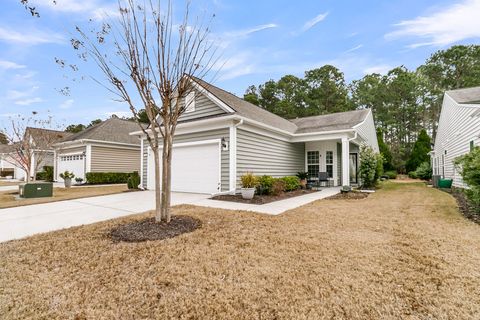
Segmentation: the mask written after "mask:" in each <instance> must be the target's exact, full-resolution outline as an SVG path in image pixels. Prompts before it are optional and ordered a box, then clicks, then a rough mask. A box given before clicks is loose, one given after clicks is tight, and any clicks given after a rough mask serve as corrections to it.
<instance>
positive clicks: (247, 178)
mask: <svg viewBox="0 0 480 320" xmlns="http://www.w3.org/2000/svg"><path fill="white" fill-rule="evenodd" d="M240 181H241V182H242V188H255V187H256V186H257V184H258V178H257V177H256V176H255V175H254V174H253V173H251V172H247V173H245V174H244V175H243V176H241V177H240Z"/></svg>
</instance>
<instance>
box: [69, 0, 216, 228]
mask: <svg viewBox="0 0 480 320" xmlns="http://www.w3.org/2000/svg"><path fill="white" fill-rule="evenodd" d="M144 3H147V4H146V5H144ZM189 8H190V3H189V2H188V1H187V2H186V5H185V10H184V11H183V15H182V16H183V17H182V18H181V21H180V23H176V22H175V17H174V13H173V4H172V1H169V0H168V1H166V3H165V5H164V3H163V1H162V0H146V1H142V5H139V4H138V3H137V1H135V0H127V1H126V4H125V6H124V7H123V6H122V2H119V11H120V18H119V19H118V20H115V21H114V22H110V23H105V22H104V23H103V24H102V27H101V29H100V30H96V31H93V32H84V31H83V30H81V29H80V28H78V27H77V31H78V32H79V34H80V36H81V37H80V39H72V44H73V46H74V48H76V49H82V48H84V49H85V50H86V52H87V54H88V55H89V56H90V57H93V59H94V60H95V62H96V64H97V66H98V67H99V68H100V70H101V71H102V73H103V75H104V76H105V77H106V80H107V84H106V85H105V84H104V83H102V81H97V82H98V83H99V84H101V85H102V86H104V87H105V88H107V89H108V90H109V91H110V92H111V93H113V94H115V95H116V97H117V98H118V100H119V101H121V102H124V103H126V104H128V106H129V108H130V110H131V112H132V114H133V117H134V119H135V121H137V123H139V125H140V126H139V127H140V129H141V130H142V131H143V133H144V135H145V136H146V140H147V141H148V143H149V145H150V147H151V149H152V151H153V154H154V159H155V191H156V197H155V208H156V215H155V219H156V221H157V222H159V221H165V222H169V221H170V198H171V191H170V190H171V160H172V144H173V136H174V134H175V129H176V126H177V122H178V119H179V117H180V116H181V115H182V114H183V113H184V112H185V110H186V109H187V108H188V105H186V103H184V99H183V98H184V97H186V96H187V95H188V94H189V93H190V92H191V91H192V90H194V86H195V84H194V80H193V79H194V78H195V77H196V78H200V79H202V78H204V77H205V76H206V75H207V74H208V73H209V71H210V70H211V69H212V67H213V65H214V64H215V63H216V61H217V58H216V50H215V46H214V42H213V41H210V40H209V34H210V30H209V28H208V24H209V22H207V24H205V23H204V19H203V18H199V17H197V18H195V19H193V20H194V21H190V17H189ZM212 17H213V16H212ZM191 22H192V23H191ZM107 39H112V40H111V41H112V42H111V43H109V42H108V41H107ZM112 50H113V52H112ZM80 56H82V55H80ZM141 109H144V110H145V111H144V112H146V114H147V117H148V123H149V126H148V128H145V127H144V126H142V125H141V124H140V115H139V111H140V110H141ZM160 150H161V151H162V166H161V168H162V172H161V174H160V154H159V152H160ZM160 177H161V179H160Z"/></svg>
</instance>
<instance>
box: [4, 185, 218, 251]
mask: <svg viewBox="0 0 480 320" xmlns="http://www.w3.org/2000/svg"><path fill="white" fill-rule="evenodd" d="M154 197H155V194H154V192H153V191H143V192H129V193H121V194H114V195H108V196H100V197H92V198H83V199H75V200H66V201H58V202H51V203H44V204H35V205H30V206H22V207H15V208H8V209H0V242H3V241H8V240H13V239H19V238H23V237H26V236H31V235H34V234H37V233H42V232H48V231H53V230H58V229H63V228H68V227H73V226H79V225H83V224H89V223H94V222H98V221H103V220H108V219H113V218H117V217H122V216H127V215H130V214H135V213H140V212H145V211H148V210H152V209H154V207H155V202H154ZM208 197H209V195H208V194H193V193H175V192H174V193H172V205H178V204H194V203H196V202H198V201H200V200H203V199H206V198H208Z"/></svg>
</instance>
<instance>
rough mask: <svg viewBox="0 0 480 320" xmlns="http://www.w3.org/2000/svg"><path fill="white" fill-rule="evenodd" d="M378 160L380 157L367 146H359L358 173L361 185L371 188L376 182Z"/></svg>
mask: <svg viewBox="0 0 480 320" xmlns="http://www.w3.org/2000/svg"><path fill="white" fill-rule="evenodd" d="M378 161H381V160H380V157H379V155H378V154H377V153H375V151H373V149H372V148H371V147H369V146H362V147H361V148H360V168H359V169H358V173H359V175H360V179H361V181H362V187H364V188H371V187H374V186H375V185H376V184H377V179H378V178H379V177H380V176H379V175H378V172H379V169H378V166H377V164H378Z"/></svg>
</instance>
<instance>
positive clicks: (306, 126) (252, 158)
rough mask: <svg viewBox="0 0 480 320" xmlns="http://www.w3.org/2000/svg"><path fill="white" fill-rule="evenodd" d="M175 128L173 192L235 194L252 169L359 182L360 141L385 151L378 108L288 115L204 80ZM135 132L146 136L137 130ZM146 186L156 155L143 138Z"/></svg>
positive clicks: (151, 177) (334, 181)
mask: <svg viewBox="0 0 480 320" xmlns="http://www.w3.org/2000/svg"><path fill="white" fill-rule="evenodd" d="M191 81H193V84H194V90H193V91H192V92H191V93H190V94H188V95H187V97H185V98H184V103H186V105H187V106H188V108H187V110H186V112H185V113H184V114H182V115H181V117H180V118H179V122H178V125H177V129H176V131H175V136H174V145H173V155H172V191H177V192H198V193H211V194H215V193H223V192H235V190H236V189H237V188H239V187H240V177H241V176H242V175H243V174H245V173H246V172H253V173H254V174H257V175H271V176H274V177H282V176H288V175H295V174H296V173H297V172H299V171H308V172H309V173H310V175H311V176H318V172H319V171H323V172H328V175H329V178H330V179H331V182H332V184H333V185H335V186H349V185H350V184H355V183H358V164H359V163H358V161H359V158H358V153H359V146H360V145H362V144H367V145H369V146H371V147H372V148H373V149H374V150H375V151H378V144H377V137H376V132H375V126H374V122H373V117H372V112H371V111H370V110H356V111H349V112H343V113H336V114H329V115H322V116H314V117H307V118H301V119H294V120H287V119H284V118H282V117H279V116H277V115H275V114H273V113H271V112H268V111H266V110H264V109H262V108H260V107H257V106H255V105H253V104H251V103H249V102H247V101H245V100H243V99H240V98H238V97H237V96H235V95H233V94H231V93H229V92H227V91H225V90H222V89H220V88H218V87H216V86H213V85H211V84H209V83H207V82H204V81H202V80H200V79H196V78H192V79H191ZM132 135H138V136H139V137H141V136H142V133H141V132H139V131H138V130H137V132H133V133H132ZM141 148H142V154H143V161H142V168H141V172H142V174H141V180H142V185H143V186H144V187H145V188H147V189H154V187H155V183H154V177H155V170H154V160H153V153H152V151H151V149H150V147H149V145H148V142H146V141H145V138H144V137H143V140H142V144H141Z"/></svg>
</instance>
